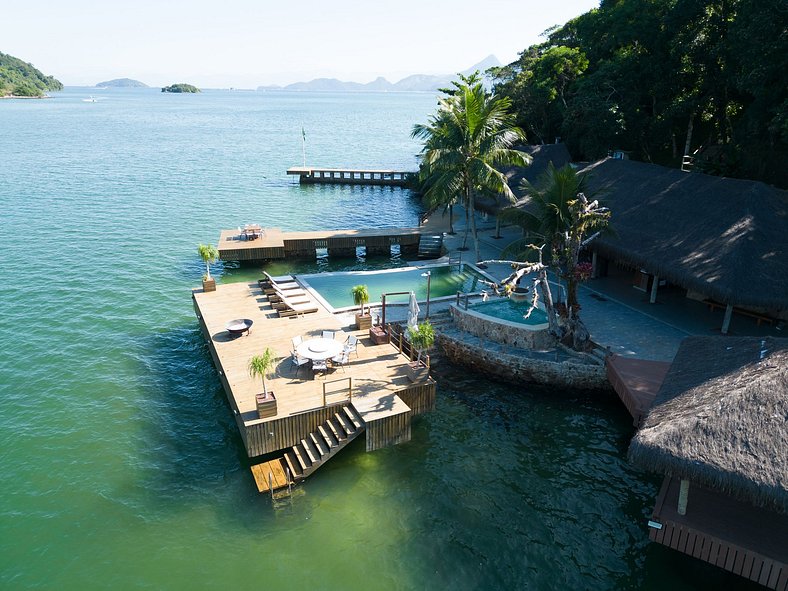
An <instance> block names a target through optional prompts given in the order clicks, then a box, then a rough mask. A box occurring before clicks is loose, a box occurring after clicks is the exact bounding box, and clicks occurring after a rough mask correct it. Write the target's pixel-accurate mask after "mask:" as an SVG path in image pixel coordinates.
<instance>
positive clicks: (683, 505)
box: [677, 478, 690, 515]
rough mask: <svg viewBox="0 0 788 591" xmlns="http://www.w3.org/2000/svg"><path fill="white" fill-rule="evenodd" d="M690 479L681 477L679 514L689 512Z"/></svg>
mask: <svg viewBox="0 0 788 591" xmlns="http://www.w3.org/2000/svg"><path fill="white" fill-rule="evenodd" d="M689 485H690V483H689V480H685V479H683V478H682V479H681V485H680V487H679V506H678V508H677V511H678V514H679V515H686V514H687V500H688V499H689Z"/></svg>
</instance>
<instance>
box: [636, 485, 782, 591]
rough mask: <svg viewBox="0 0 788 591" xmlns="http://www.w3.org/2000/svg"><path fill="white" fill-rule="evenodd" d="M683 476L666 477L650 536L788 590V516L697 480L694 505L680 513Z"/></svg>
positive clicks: (773, 587)
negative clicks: (682, 513)
mask: <svg viewBox="0 0 788 591" xmlns="http://www.w3.org/2000/svg"><path fill="white" fill-rule="evenodd" d="M678 496H679V479H678V478H672V477H670V476H666V477H665V480H664V481H663V483H662V488H661V490H660V492H659V496H658V497H657V502H656V505H655V507H654V512H653V514H652V521H651V523H650V524H649V525H650V526H651V527H650V528H649V538H650V539H651V540H652V541H654V542H657V543H660V544H663V545H665V546H667V547H669V548H673V549H674V550H678V551H679V552H683V553H684V554H688V555H690V556H693V557H695V558H698V559H700V560H704V561H706V562H708V563H710V564H714V565H716V566H718V567H720V568H723V569H725V570H727V571H730V572H732V573H735V574H737V575H740V576H742V577H744V578H746V579H749V580H751V581H755V582H756V583H759V584H761V585H763V586H764V587H768V588H769V589H776V590H778V591H787V590H788V545H786V544H785V540H786V532H788V515H785V514H782V513H776V512H774V511H769V510H766V509H761V508H758V507H754V506H753V505H750V504H749V503H745V502H743V501H738V500H735V499H733V498H732V497H729V496H727V495H721V494H719V493H718V492H716V491H711V490H708V489H706V488H704V487H702V486H699V485H697V484H695V483H693V484H692V492H691V493H690V497H689V503H690V507H691V510H688V511H687V513H686V515H679V513H678V511H677V509H676V507H677V504H678Z"/></svg>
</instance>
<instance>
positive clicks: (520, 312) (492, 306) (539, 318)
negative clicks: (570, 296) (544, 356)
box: [471, 298, 547, 326]
mask: <svg viewBox="0 0 788 591" xmlns="http://www.w3.org/2000/svg"><path fill="white" fill-rule="evenodd" d="M530 308H531V302H530V301H525V302H515V301H512V300H510V299H509V298H501V299H495V300H492V301H489V302H484V303H481V304H476V305H475V306H473V307H472V308H471V310H473V311H474V312H479V314H486V315H487V316H493V317H494V318H500V319H501V320H508V321H509V322H517V323H519V324H528V325H530V326H533V325H536V324H547V314H545V312H544V310H541V309H540V308H535V309H534V311H533V312H531V314H530V315H529V316H528V318H526V317H525V315H526V314H527V313H528V310H529V309H530Z"/></svg>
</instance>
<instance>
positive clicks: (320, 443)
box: [309, 432, 328, 460]
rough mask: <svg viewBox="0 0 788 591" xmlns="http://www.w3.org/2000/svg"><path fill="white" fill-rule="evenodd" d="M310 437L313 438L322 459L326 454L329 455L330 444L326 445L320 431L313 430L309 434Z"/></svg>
mask: <svg viewBox="0 0 788 591" xmlns="http://www.w3.org/2000/svg"><path fill="white" fill-rule="evenodd" d="M309 437H310V439H311V440H312V443H314V444H315V447H316V448H317V451H318V453H319V454H320V459H321V460H322V459H323V458H324V457H325V456H327V455H328V445H326V442H325V441H324V440H323V438H322V437H321V436H320V433H315V432H312V433H310V434H309Z"/></svg>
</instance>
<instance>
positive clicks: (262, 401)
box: [249, 347, 276, 419]
mask: <svg viewBox="0 0 788 591" xmlns="http://www.w3.org/2000/svg"><path fill="white" fill-rule="evenodd" d="M275 363H276V356H275V355H274V352H273V351H272V350H271V348H270V347H266V349H265V351H263V354H262V355H255V356H254V357H252V358H251V359H250V360H249V375H250V376H252V377H253V378H262V380H263V393H262V394H256V395H255V402H256V403H257V414H258V415H259V417H260V418H261V419H262V418H265V417H272V416H274V415H276V396H274V393H273V392H269V391H268V387H267V385H266V383H265V377H266V376H267V375H268V373H269V372H270V371H271V369H273V367H274V364H275Z"/></svg>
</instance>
